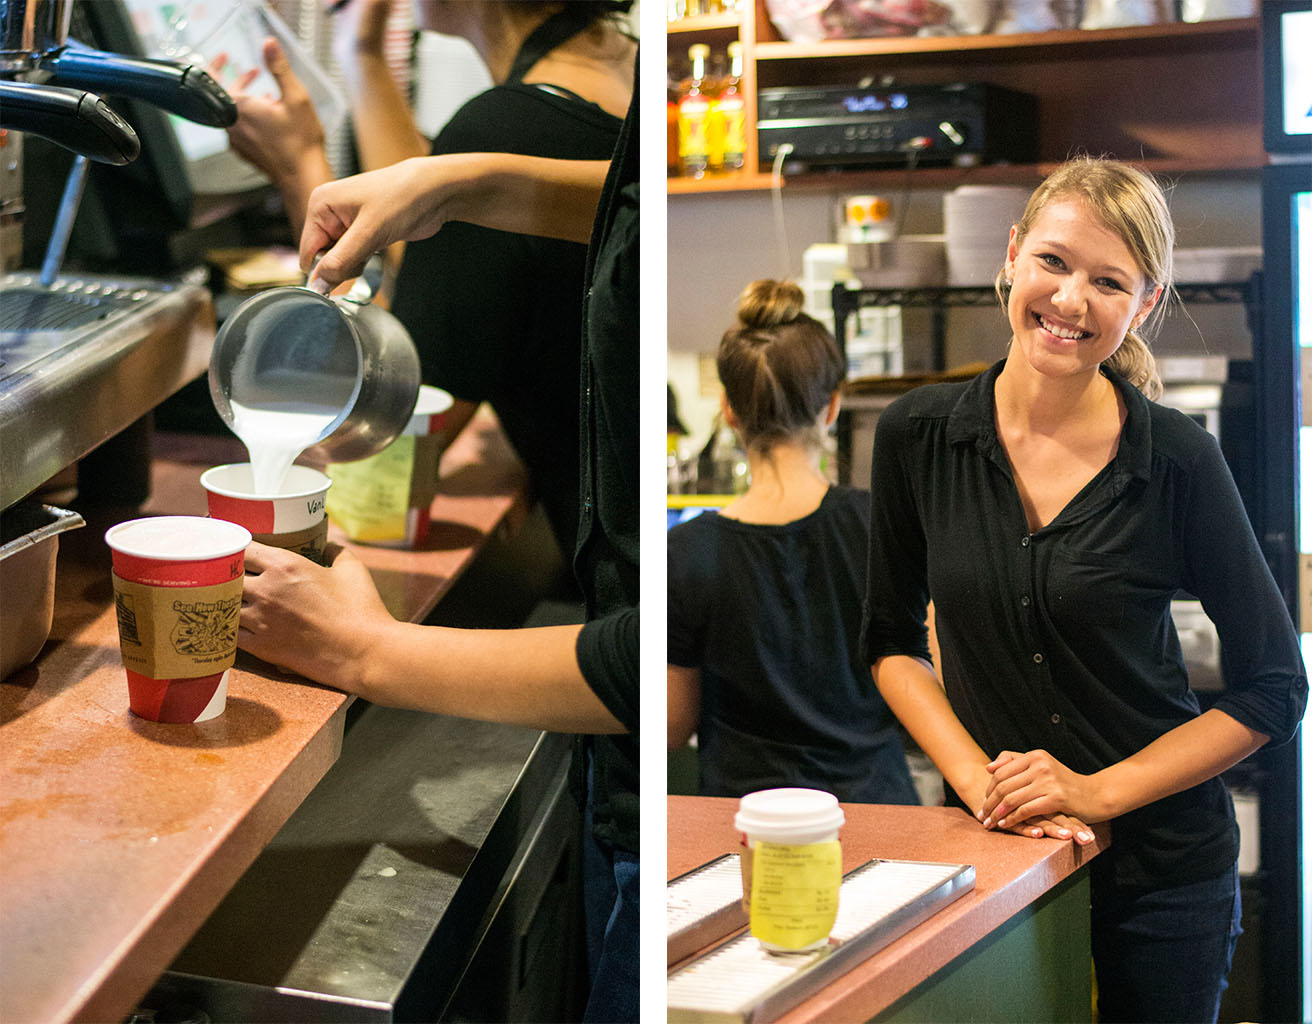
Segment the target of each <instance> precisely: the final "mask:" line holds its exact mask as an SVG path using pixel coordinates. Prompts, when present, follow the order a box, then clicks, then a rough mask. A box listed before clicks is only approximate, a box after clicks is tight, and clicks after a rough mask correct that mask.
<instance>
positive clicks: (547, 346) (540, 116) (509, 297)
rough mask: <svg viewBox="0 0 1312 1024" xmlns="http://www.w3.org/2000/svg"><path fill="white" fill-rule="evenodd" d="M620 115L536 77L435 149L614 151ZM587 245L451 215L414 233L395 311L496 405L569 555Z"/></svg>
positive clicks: (444, 375)
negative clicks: (421, 234) (428, 231)
mask: <svg viewBox="0 0 1312 1024" xmlns="http://www.w3.org/2000/svg"><path fill="white" fill-rule="evenodd" d="M621 123H622V122H621V121H620V119H619V118H617V117H614V116H612V115H611V114H608V113H606V112H605V111H604V110H602V109H601V108H600V107H598V106H596V105H595V104H592V103H587V102H585V101H583V100H580V99H578V98H576V97H571V96H562V95H558V94H557V93H555V92H552V91H549V90H547V89H543V88H541V87H539V86H534V85H523V84H515V85H501V86H496V87H494V88H491V89H488V90H486V91H485V92H483V93H480V94H479V95H477V96H475V97H474V98H473V99H471V100H469V102H468V103H466V104H465V105H464V106H463V107H461V108H460V110H458V111H457V112H456V114H455V115H454V116H453V117H452V118H451V120H450V121H449V122H448V123H447V125H446V126H445V127H444V128H443V129H442V131H441V132H440V133H439V135H438V136H437V138H436V139H435V140H434V142H433V149H432V151H433V153H434V154H441V153H475V152H494V153H518V154H522V155H525V156H540V157H551V158H556V159H578V160H609V159H610V157H611V154H612V153H613V152H614V149H615V142H616V139H617V138H618V136H619V129H620V125H621ZM586 258H587V246H585V245H582V244H580V243H576V242H564V241H559V240H556V239H551V238H536V237H532V236H528V235H517V234H512V233H510V232H506V231H495V230H492V229H491V228H484V227H478V226H476V225H472V224H464V223H451V224H447V225H445V226H443V227H442V229H441V230H440V231H438V232H437V233H436V234H435V235H433V236H432V237H431V238H427V239H424V240H422V241H418V242H409V243H407V244H406V248H405V259H404V261H403V263H402V266H401V271H400V274H399V276H398V280H397V286H396V298H395V300H394V301H393V303H392V307H391V310H392V312H393V313H394V314H395V315H396V317H397V318H398V319H399V320H400V321H401V323H402V324H404V325H405V326H406V328H407V329H408V330H409V331H410V334H411V337H413V338H414V342H415V345H416V347H417V348H418V349H419V357H420V362H421V364H422V367H423V374H424V380H425V382H426V383H428V384H432V385H435V386H437V387H440V388H445V389H446V390H447V391H450V392H451V393H452V394H453V395H455V396H456V397H457V398H463V399H467V400H469V401H473V402H481V401H487V402H490V403H491V405H492V407H493V408H494V409H495V410H496V413H497V416H498V417H499V418H500V420H501V424H502V426H503V427H504V429H505V432H506V436H507V437H508V438H509V439H510V442H511V444H512V445H514V447H515V450H516V451H517V452H518V453H519V456H520V458H522V459H523V461H524V464H525V466H526V467H527V469H528V472H529V477H530V480H531V482H532V485H533V489H534V491H535V493H536V494H537V496H538V497H539V498H540V499H541V500H542V503H543V506H544V508H545V510H546V512H547V515H548V517H549V519H550V521H551V525H552V531H553V532H554V533H555V535H556V538H557V540H558V541H559V542H560V546H561V550H562V551H563V552H564V553H565V554H566V556H567V557H568V556H569V554H570V553H571V552H572V551H573V550H574V539H575V530H576V528H577V525H578V488H579V472H578V466H579V454H578V453H579V390H578V388H579V338H580V335H581V332H582V313H581V308H582V301H583V293H584V263H585V261H586Z"/></svg>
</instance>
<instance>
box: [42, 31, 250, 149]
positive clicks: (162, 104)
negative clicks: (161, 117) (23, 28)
mask: <svg viewBox="0 0 1312 1024" xmlns="http://www.w3.org/2000/svg"><path fill="white" fill-rule="evenodd" d="M40 67H41V70H42V71H45V72H47V73H48V74H49V75H50V76H51V77H50V81H51V83H52V84H54V85H66V86H72V87H75V88H82V89H95V90H96V91H97V92H103V93H105V94H106V95H112V96H125V97H127V98H128V99H134V100H144V101H145V102H147V103H150V104H152V105H153V106H156V107H159V108H160V109H161V110H166V111H168V112H169V113H171V114H177V115H178V116H179V117H185V118H186V119H187V120H188V121H194V122H196V123H197V124H203V125H208V126H210V127H212V128H227V127H230V126H231V125H233V124H235V123H236V121H237V104H236V102H235V101H234V100H233V98H232V97H231V96H229V95H228V92H227V90H226V89H224V88H223V86H221V85H219V83H218V82H216V81H215V80H214V78H213V77H211V76H210V74H209V72H207V71H206V70H205V69H204V68H202V67H201V66H200V65H199V64H182V63H179V62H178V61H172V60H164V59H161V58H154V57H127V56H124V55H123V54H120V53H106V52H104V51H102V50H92V49H88V48H87V47H84V46H82V45H81V44H80V43H76V42H73V41H70V42H69V44H68V45H67V46H65V47H63V48H62V49H60V50H58V51H56V52H55V53H52V54H47V55H46V56H44V57H42V58H41V62H40Z"/></svg>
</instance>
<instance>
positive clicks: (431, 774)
mask: <svg viewBox="0 0 1312 1024" xmlns="http://www.w3.org/2000/svg"><path fill="white" fill-rule="evenodd" d="M354 710H355V709H353V711H354ZM569 750H570V741H569V739H568V738H567V737H564V736H560V735H555V734H550V733H539V732H535V731H533V730H529V729H521V728H514V727H510V726H498V725H490V724H485V723H480V722H472V721H466V720H463V719H455V718H448V717H444V716H440V715H431V714H423V713H418V712H407V711H397V710H394V709H389V708H381V707H376V706H367V705H366V706H363V713H361V714H360V715H359V716H358V719H357V720H355V721H354V722H353V723H352V724H349V725H348V728H347V733H346V737H345V739H344V741H343V746H342V754H341V758H340V759H339V761H338V762H337V764H335V765H334V766H333V768H332V769H331V770H329V772H328V773H327V775H325V776H324V778H323V780H322V781H321V782H320V783H319V785H318V786H317V787H316V788H315V789H314V791H313V792H312V793H311V794H310V795H309V797H308V798H307V799H306V800H305V802H304V803H303V804H302V805H301V807H300V808H298V809H297V811H296V812H295V813H294V814H293V815H292V817H291V818H290V819H289V820H288V822H287V824H286V825H285V826H284V827H283V828H282V830H281V831H280V832H279V833H278V834H277V836H276V837H275V838H274V839H273V841H272V842H271V843H270V844H269V846H268V847H267V848H266V849H265V850H264V851H263V852H262V853H261V854H260V856H259V857H258V858H257V859H256V860H255V862H254V864H253V865H252V866H251V868H250V869H249V870H248V871H247V872H246V874H245V875H244V876H243V877H242V879H241V880H240V881H239V882H238V884H237V885H236V886H235V887H234V888H233V890H232V891H231V892H230V893H229V895H228V896H227V898H226V899H225V900H224V901H223V902H222V903H221V904H220V905H219V907H218V909H217V910H216V911H215V912H214V914H213V915H211V917H210V918H209V920H208V921H207V922H206V923H205V925H204V926H203V927H202V928H201V929H200V931H199V932H198V933H197V934H196V935H195V937H194V938H193V939H192V941H191V942H190V943H189V944H188V945H187V946H186V947H185V948H184V949H183V951H182V952H181V953H180V954H179V956H178V957H177V959H176V960H175V961H174V963H173V965H172V966H171V968H170V969H169V971H168V972H166V973H165V975H164V976H163V978H162V979H161V980H160V982H159V983H158V984H157V985H156V986H155V988H154V989H153V990H152V991H151V992H150V993H149V994H148V995H147V997H146V999H145V1000H144V1001H143V1006H144V1007H147V1008H149V1009H151V1010H153V1011H155V1012H156V1013H161V1012H163V1013H168V1014H172V1016H169V1017H168V1019H180V1020H181V1019H189V1017H188V1016H187V1015H188V1014H194V1012H195V1011H196V1010H201V1011H203V1012H204V1013H206V1014H208V1016H209V1017H210V1019H212V1020H222V1021H232V1022H239V1021H270V1020H279V1021H343V1022H345V1021H350V1022H367V1021H394V1020H405V1019H424V1020H438V1019H478V1020H514V1019H532V1018H534V1017H538V1016H540V1015H541V1014H542V1013H548V1014H550V1013H556V1014H559V1017H552V1018H551V1019H567V1018H568V1017H569V1016H571V1011H573V1012H574V1013H576V1012H577V1009H576V1008H575V1007H574V998H575V995H576V992H575V991H573V987H572V986H573V982H574V979H575V978H576V977H577V969H578V967H579V963H578V961H571V958H570V949H569V943H568V941H567V938H568V937H569V936H571V935H574V936H575V937H577V935H578V934H579V932H578V928H577V921H576V922H575V927H573V928H571V927H570V915H575V916H576V917H577V912H578V907H579V896H578V890H577V885H578V852H577V851H578V840H577V837H578V830H579V819H578V812H577V809H576V807H575V805H574V801H573V800H572V798H571V797H570V796H569V794H568V792H566V771H567V767H568V763H569ZM462 982H463V984H462ZM526 1014H527V1017H526V1016H525V1015H526Z"/></svg>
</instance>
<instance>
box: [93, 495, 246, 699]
mask: <svg viewBox="0 0 1312 1024" xmlns="http://www.w3.org/2000/svg"><path fill="white" fill-rule="evenodd" d="M250 542H251V535H250V531H249V530H247V529H246V528H245V527H243V526H239V525H237V524H236V523H229V522H226V521H223V520H219V519H206V518H204V517H201V516H155V517H150V518H146V519H133V520H129V521H128V522H125V523H119V524H118V525H117V526H113V527H110V529H109V530H108V532H106V534H105V543H106V544H108V545H109V547H110V551H111V553H112V558H113V566H114V572H113V579H114V603H115V608H116V611H117V615H118V627H119V650H120V651H121V652H122V655H123V667H124V671H125V672H126V673H127V678H128V703H129V706H130V707H131V708H132V711H133V713H134V714H137V715H139V716H140V717H142V718H146V719H150V720H151V721H155V722H203V721H205V720H206V719H209V718H214V717H216V716H218V715H220V714H222V713H223V709H224V707H225V705H226V703H227V693H228V670H229V669H230V668H231V667H232V664H233V661H234V660H235V659H236V655H237V624H238V621H239V618H240V614H241V592H242V580H243V578H244V574H245V552H246V546H247V545H248V544H249V543H250Z"/></svg>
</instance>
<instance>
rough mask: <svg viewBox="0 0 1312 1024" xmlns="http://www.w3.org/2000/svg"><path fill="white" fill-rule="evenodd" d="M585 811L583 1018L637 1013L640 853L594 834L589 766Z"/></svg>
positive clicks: (624, 1018)
mask: <svg viewBox="0 0 1312 1024" xmlns="http://www.w3.org/2000/svg"><path fill="white" fill-rule="evenodd" d="M588 767H589V771H588V789H589V800H588V806H587V808H586V809H585V811H584V815H583V916H584V920H585V925H586V933H587V943H588V977H589V979H590V981H591V990H590V991H589V993H588V1005H587V1008H586V1009H585V1010H584V1011H583V1020H584V1022H585V1024H633V1022H636V1021H637V1019H638V855H637V854H636V853H630V852H629V851H627V850H620V849H617V848H615V847H613V846H611V845H610V844H609V843H605V842H602V841H601V840H600V839H598V838H597V837H596V836H594V835H593V834H592V800H591V788H592V771H591V765H589V766H588Z"/></svg>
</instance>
